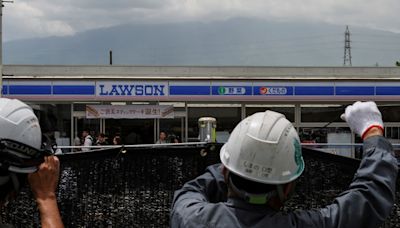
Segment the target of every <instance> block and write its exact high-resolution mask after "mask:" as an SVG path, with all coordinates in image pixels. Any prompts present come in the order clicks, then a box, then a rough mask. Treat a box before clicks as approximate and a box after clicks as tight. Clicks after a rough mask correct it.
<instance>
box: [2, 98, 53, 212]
mask: <svg viewBox="0 0 400 228" xmlns="http://www.w3.org/2000/svg"><path fill="white" fill-rule="evenodd" d="M41 145H42V133H41V129H40V126H39V121H38V119H37V117H36V116H35V114H34V113H33V111H32V109H31V108H30V107H29V106H28V105H26V104H25V103H23V102H21V101H19V100H15V99H7V98H0V200H1V205H2V204H3V203H5V202H7V201H8V199H9V196H11V195H13V193H18V191H19V189H20V188H21V186H22V185H23V184H24V183H25V182H26V177H27V174H29V173H33V172H36V170H37V169H38V166H39V165H40V164H41V163H42V161H43V157H44V155H45V153H46V152H45V151H44V150H42V149H41Z"/></svg>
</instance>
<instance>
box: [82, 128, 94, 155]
mask: <svg viewBox="0 0 400 228" xmlns="http://www.w3.org/2000/svg"><path fill="white" fill-rule="evenodd" d="M82 138H83V146H84V147H82V151H89V150H90V147H91V146H92V145H93V137H92V136H91V135H90V130H89V129H85V130H83V131H82Z"/></svg>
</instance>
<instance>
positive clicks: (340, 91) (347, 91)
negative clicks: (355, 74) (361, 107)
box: [336, 86, 375, 96]
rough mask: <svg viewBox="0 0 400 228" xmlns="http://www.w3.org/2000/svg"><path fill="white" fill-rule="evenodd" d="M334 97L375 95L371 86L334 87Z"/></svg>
mask: <svg viewBox="0 0 400 228" xmlns="http://www.w3.org/2000/svg"><path fill="white" fill-rule="evenodd" d="M336 95H349V96H351V95H353V96H354V95H372V96H373V95H375V88H374V87H373V86H336Z"/></svg>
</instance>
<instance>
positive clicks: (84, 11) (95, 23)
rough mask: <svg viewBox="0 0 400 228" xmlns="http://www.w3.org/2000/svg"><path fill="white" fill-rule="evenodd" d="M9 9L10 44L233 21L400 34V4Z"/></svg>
mask: <svg viewBox="0 0 400 228" xmlns="http://www.w3.org/2000/svg"><path fill="white" fill-rule="evenodd" d="M5 5H6V6H5V8H3V37H4V38H3V39H4V40H5V41H9V40H14V39H26V38H32V37H46V36H65V35H74V34H75V33H77V32H81V31H85V30H88V29H94V28H100V27H108V26H113V25H118V24H129V23H173V22H184V21H202V22H210V21H211V22H212V21H214V20H225V19H229V18H234V17H250V18H261V19H265V20H269V21H288V22H290V21H296V22H299V21H305V22H326V23H331V24H337V25H350V26H351V25H356V26H361V27H368V28H374V29H380V30H386V31H392V32H400V23H399V16H398V15H399V12H400V3H399V0H107V1H106V0H14V3H6V4H5Z"/></svg>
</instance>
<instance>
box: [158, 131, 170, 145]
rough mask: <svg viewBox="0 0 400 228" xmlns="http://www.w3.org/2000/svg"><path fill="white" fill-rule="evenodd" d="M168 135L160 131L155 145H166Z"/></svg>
mask: <svg viewBox="0 0 400 228" xmlns="http://www.w3.org/2000/svg"><path fill="white" fill-rule="evenodd" d="M167 138H168V134H167V132H165V131H160V136H159V137H158V140H157V141H156V144H165V143H168V140H167Z"/></svg>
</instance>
